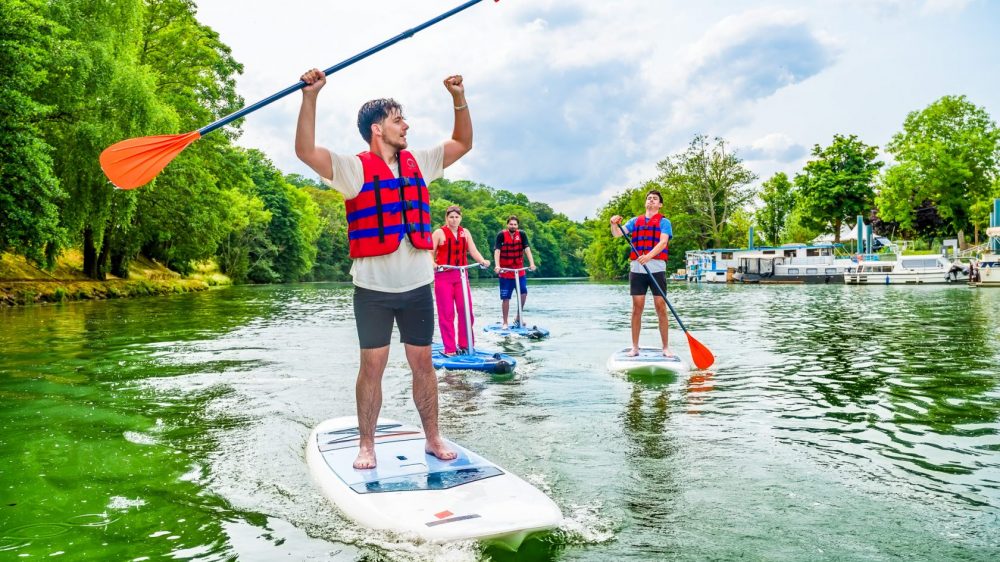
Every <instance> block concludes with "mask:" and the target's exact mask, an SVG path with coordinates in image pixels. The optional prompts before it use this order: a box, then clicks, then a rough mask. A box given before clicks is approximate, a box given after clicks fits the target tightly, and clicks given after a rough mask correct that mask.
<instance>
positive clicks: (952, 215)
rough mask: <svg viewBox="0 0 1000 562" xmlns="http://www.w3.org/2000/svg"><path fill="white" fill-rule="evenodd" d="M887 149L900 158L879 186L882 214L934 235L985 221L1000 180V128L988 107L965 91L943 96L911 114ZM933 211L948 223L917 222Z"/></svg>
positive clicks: (966, 227)
mask: <svg viewBox="0 0 1000 562" xmlns="http://www.w3.org/2000/svg"><path fill="white" fill-rule="evenodd" d="M886 149H887V150H888V152H889V153H890V154H892V156H893V158H894V159H895V160H896V163H895V164H894V165H893V166H892V167H891V168H889V169H888V170H887V171H886V173H885V177H884V179H883V181H882V185H881V189H880V191H879V196H878V207H879V213H880V214H881V215H882V217H884V218H885V219H886V220H891V221H896V222H898V223H899V225H900V226H901V227H902V228H903V229H904V230H908V231H911V232H915V233H917V234H921V235H930V236H933V235H940V234H946V232H944V231H945V230H947V233H949V234H953V233H957V232H958V231H961V230H965V229H968V228H969V227H970V226H972V224H973V221H974V220H975V222H976V223H977V224H979V225H980V226H986V224H985V216H984V214H983V213H982V209H985V208H988V204H989V200H990V195H991V190H992V187H993V184H994V182H995V181H996V180H997V164H998V156H1000V130H998V129H997V126H996V123H994V122H993V121H992V120H991V119H990V116H989V114H988V113H987V112H986V110H985V109H983V108H981V107H978V106H976V105H974V104H973V103H971V102H970V101H968V100H967V99H966V97H965V96H944V97H942V98H941V99H939V100H937V101H935V102H934V103H932V104H930V105H929V106H927V107H926V108H924V109H923V110H921V111H914V112H912V113H910V114H909V115H907V117H906V120H905V121H904V123H903V130H902V131H900V132H899V133H896V134H895V135H894V136H893V138H892V141H890V142H889V144H888V145H887V147H886ZM929 213H933V214H934V215H936V216H938V217H940V222H941V223H943V224H942V226H944V227H945V228H941V227H939V226H936V223H937V222H938V221H932V220H928V219H927V218H924V220H923V221H922V224H921V223H920V222H918V220H920V215H921V214H924V215H927V214H929Z"/></svg>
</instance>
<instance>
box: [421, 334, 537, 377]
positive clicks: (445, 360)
mask: <svg viewBox="0 0 1000 562" xmlns="http://www.w3.org/2000/svg"><path fill="white" fill-rule="evenodd" d="M431 361H433V363H434V368H435V369H449V370H452V371H461V370H467V371H485V372H487V373H495V374H498V375H503V374H506V373H510V372H513V371H514V367H516V366H517V360H516V359H514V358H513V357H511V356H510V355H506V354H503V353H496V352H489V351H480V350H478V349H477V350H475V351H474V352H473V353H462V354H459V355H452V356H450V357H449V356H447V355H445V354H444V345H442V344H440V343H437V342H435V343H433V344H432V345H431Z"/></svg>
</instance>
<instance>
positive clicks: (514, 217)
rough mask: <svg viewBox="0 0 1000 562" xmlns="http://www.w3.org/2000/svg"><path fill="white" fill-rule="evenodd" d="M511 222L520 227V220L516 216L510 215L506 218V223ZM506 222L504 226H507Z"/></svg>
mask: <svg viewBox="0 0 1000 562" xmlns="http://www.w3.org/2000/svg"><path fill="white" fill-rule="evenodd" d="M512 220H515V221H517V226H521V221H520V219H518V218H517V215H511V216H509V217H507V222H510V221H512ZM507 222H505V223H504V224H507Z"/></svg>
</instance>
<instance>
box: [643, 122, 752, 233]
mask: <svg viewBox="0 0 1000 562" xmlns="http://www.w3.org/2000/svg"><path fill="white" fill-rule="evenodd" d="M658 167H659V170H660V176H659V178H657V180H656V181H657V183H659V184H660V185H661V186H663V187H664V188H665V189H666V190H668V191H670V192H671V196H670V199H671V200H674V201H676V202H677V204H678V205H680V207H681V209H678V210H682V211H683V212H684V214H685V216H686V217H687V218H688V219H689V220H690V221H691V226H692V229H693V230H692V232H693V233H694V234H695V236H696V237H697V238H698V239H699V240H698V241H699V243H700V245H701V246H702V247H714V248H719V247H722V246H723V245H724V244H725V241H726V240H727V239H728V238H730V236H731V234H732V233H731V232H730V230H731V229H730V225H729V222H730V220H731V219H732V217H733V214H734V213H736V212H738V211H740V210H741V209H743V208H745V207H746V206H747V204H749V203H750V202H751V201H752V200H753V198H754V196H755V191H754V189H753V186H752V184H753V182H754V181H756V180H757V175H756V174H754V173H753V172H751V171H750V170H749V169H747V168H746V166H744V165H743V160H742V159H740V158H739V157H738V156H737V155H736V154H735V153H734V152H732V151H731V150H729V149H728V148H727V147H726V143H725V141H724V140H722V139H721V138H716V139H714V141H713V142H711V143H710V142H709V141H708V139H707V138H706V137H705V136H704V135H697V136H695V138H694V139H693V140H692V141H691V144H690V145H689V146H688V149H687V150H686V151H685V152H683V153H681V154H676V155H673V156H668V157H667V158H666V159H665V160H663V161H662V162H660V163H659V164H658ZM665 198H666V196H665Z"/></svg>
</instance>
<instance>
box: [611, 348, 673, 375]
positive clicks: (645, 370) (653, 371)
mask: <svg viewBox="0 0 1000 562" xmlns="http://www.w3.org/2000/svg"><path fill="white" fill-rule="evenodd" d="M631 350H632V348H631V347H626V348H625V349H623V350H621V351H616V352H615V353H612V354H611V357H609V358H608V370H609V371H612V372H615V373H627V374H630V375H669V374H680V373H686V372H688V370H689V367H688V365H687V363H685V362H684V361H682V360H681V358H680V357H678V356H677V355H676V354H674V353H672V352H671V353H670V355H664V354H663V350H662V349H660V348H658V347H640V348H639V355H636V356H634V357H629V355H628V353H629V351H631Z"/></svg>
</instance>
